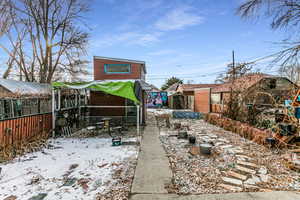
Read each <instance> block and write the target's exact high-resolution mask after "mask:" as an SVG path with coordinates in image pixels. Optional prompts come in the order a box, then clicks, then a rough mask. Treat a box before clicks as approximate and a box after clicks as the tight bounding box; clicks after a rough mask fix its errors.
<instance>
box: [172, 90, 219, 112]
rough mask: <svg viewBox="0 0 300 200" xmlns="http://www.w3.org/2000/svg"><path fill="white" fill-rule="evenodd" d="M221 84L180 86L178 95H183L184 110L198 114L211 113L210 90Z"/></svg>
mask: <svg viewBox="0 0 300 200" xmlns="http://www.w3.org/2000/svg"><path fill="white" fill-rule="evenodd" d="M218 85H219V84H180V85H178V87H177V90H176V91H177V93H179V94H181V95H183V99H184V108H185V109H191V110H193V111H196V112H204V113H207V112H210V102H209V99H210V89H211V88H214V87H216V86H218Z"/></svg>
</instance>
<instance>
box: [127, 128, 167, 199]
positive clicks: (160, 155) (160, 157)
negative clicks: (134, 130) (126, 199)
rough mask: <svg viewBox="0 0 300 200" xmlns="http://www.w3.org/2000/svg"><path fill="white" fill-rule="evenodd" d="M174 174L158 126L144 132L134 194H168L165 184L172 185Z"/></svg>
mask: <svg viewBox="0 0 300 200" xmlns="http://www.w3.org/2000/svg"><path fill="white" fill-rule="evenodd" d="M171 178H172V172H171V169H170V168H169V159H168V158H167V156H166V152H165V150H164V149H163V147H162V145H161V143H160V140H159V130H158V128H157V127H156V126H147V127H146V128H145V130H144V134H143V139H142V142H141V152H140V153H139V158H138V164H137V168H136V171H135V176H134V180H133V185H132V189H131V193H132V194H167V191H166V189H165V184H166V183H170V181H171Z"/></svg>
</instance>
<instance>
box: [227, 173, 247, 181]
mask: <svg viewBox="0 0 300 200" xmlns="http://www.w3.org/2000/svg"><path fill="white" fill-rule="evenodd" d="M226 174H227V176H232V177H234V178H237V179H240V180H243V181H245V180H246V179H247V176H245V175H242V174H239V173H237V172H234V171H228V172H227V173H226Z"/></svg>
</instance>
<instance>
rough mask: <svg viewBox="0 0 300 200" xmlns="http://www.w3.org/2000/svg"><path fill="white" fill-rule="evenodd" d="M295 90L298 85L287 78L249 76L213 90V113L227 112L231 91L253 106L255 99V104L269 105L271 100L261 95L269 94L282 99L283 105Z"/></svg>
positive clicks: (259, 75)
mask: <svg viewBox="0 0 300 200" xmlns="http://www.w3.org/2000/svg"><path fill="white" fill-rule="evenodd" d="M294 88H297V85H295V84H294V83H292V82H291V81H290V80H289V79H287V78H285V77H277V76H272V75H268V74H261V73H253V74H247V75H245V76H243V77H240V78H238V79H236V80H235V82H234V83H230V82H229V83H224V84H222V85H220V86H218V87H215V88H213V89H212V90H211V99H210V101H211V108H212V111H211V112H215V113H223V112H224V111H225V110H226V102H228V101H229V98H230V94H231V90H232V91H233V92H235V91H237V92H239V93H241V94H243V95H244V96H246V97H247V98H246V99H245V102H244V103H245V104H253V99H255V104H259V105H268V104H269V101H270V98H269V97H268V95H261V94H263V93H268V94H270V95H272V96H273V97H276V98H277V99H278V100H279V99H280V101H279V102H280V103H282V104H283V100H284V99H288V98H289V93H290V91H291V90H293V89H294ZM250 99H251V100H250Z"/></svg>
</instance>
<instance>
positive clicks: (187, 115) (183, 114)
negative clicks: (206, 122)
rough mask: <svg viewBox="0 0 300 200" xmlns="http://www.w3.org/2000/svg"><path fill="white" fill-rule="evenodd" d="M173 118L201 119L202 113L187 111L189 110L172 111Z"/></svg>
mask: <svg viewBox="0 0 300 200" xmlns="http://www.w3.org/2000/svg"><path fill="white" fill-rule="evenodd" d="M173 118H174V119H202V118H203V114H202V113H199V112H189V111H174V112H173Z"/></svg>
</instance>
